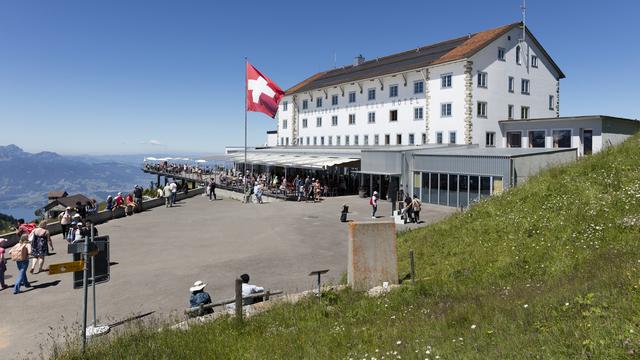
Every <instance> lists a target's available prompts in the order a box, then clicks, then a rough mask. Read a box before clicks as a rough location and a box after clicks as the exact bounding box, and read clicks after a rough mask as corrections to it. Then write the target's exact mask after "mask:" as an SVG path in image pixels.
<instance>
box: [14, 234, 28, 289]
mask: <svg viewBox="0 0 640 360" xmlns="http://www.w3.org/2000/svg"><path fill="white" fill-rule="evenodd" d="M30 253H31V245H29V235H26V234H23V235H22V236H20V241H19V242H18V243H17V244H16V245H15V246H14V247H12V248H11V250H10V251H9V254H10V255H11V260H13V261H15V262H16V266H17V267H18V277H17V278H16V283H15V285H13V294H14V295H15V294H19V293H20V286H22V285H24V287H26V288H30V287H31V284H30V283H29V279H27V268H28V267H29V254H30Z"/></svg>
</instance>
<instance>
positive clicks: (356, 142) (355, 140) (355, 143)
mask: <svg viewBox="0 0 640 360" xmlns="http://www.w3.org/2000/svg"><path fill="white" fill-rule="evenodd" d="M359 140H360V139H359V136H358V135H353V145H359V143H360V141H359Z"/></svg>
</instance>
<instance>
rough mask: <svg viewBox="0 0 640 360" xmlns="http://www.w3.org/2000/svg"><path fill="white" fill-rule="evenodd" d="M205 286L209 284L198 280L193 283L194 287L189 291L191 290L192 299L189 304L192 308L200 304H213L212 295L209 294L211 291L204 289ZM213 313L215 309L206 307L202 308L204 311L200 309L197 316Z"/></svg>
mask: <svg viewBox="0 0 640 360" xmlns="http://www.w3.org/2000/svg"><path fill="white" fill-rule="evenodd" d="M205 286H207V284H206V283H204V282H203V281H200V280H198V281H196V282H195V283H193V286H192V287H190V288H189V291H190V292H191V299H190V300H189V305H190V306H191V307H192V308H194V307H199V306H200V305H206V304H211V296H209V293H207V292H206V291H204V288H205ZM211 313H213V309H212V308H206V309H202V311H198V312H197V316H202V315H206V314H211Z"/></svg>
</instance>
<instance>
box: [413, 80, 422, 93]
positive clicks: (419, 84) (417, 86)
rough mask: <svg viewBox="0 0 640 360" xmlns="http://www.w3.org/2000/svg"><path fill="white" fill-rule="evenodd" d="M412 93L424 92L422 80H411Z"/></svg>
mask: <svg viewBox="0 0 640 360" xmlns="http://www.w3.org/2000/svg"><path fill="white" fill-rule="evenodd" d="M413 93H414V94H422V93H424V81H422V80H418V81H414V82H413Z"/></svg>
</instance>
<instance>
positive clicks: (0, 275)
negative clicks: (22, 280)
mask: <svg viewBox="0 0 640 360" xmlns="http://www.w3.org/2000/svg"><path fill="white" fill-rule="evenodd" d="M3 242H4V239H0V243H3ZM5 271H7V261H6V260H5V259H4V248H3V247H0V289H2V290H4V289H6V288H8V287H9V286H7V284H5V283H4V272H5Z"/></svg>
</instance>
